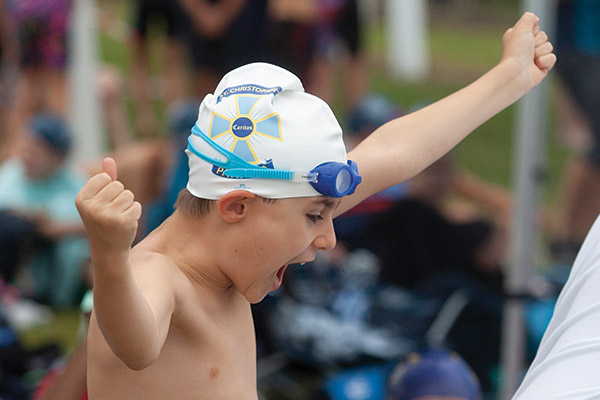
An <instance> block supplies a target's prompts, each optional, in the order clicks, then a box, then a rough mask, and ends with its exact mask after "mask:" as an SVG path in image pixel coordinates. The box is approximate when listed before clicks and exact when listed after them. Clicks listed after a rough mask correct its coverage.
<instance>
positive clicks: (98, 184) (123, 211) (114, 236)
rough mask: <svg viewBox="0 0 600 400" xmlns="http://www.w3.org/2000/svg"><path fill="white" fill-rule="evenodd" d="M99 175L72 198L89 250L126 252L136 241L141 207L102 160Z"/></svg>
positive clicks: (107, 161) (114, 170)
mask: <svg viewBox="0 0 600 400" xmlns="http://www.w3.org/2000/svg"><path fill="white" fill-rule="evenodd" d="M102 171H103V172H101V173H99V174H97V175H94V176H93V177H91V178H90V180H89V181H88V182H87V183H86V184H85V186H84V187H83V188H82V189H81V191H80V192H79V194H78V195H77V197H76V198H75V205H76V206H77V210H78V211H79V215H81V219H82V221H83V224H84V225H85V228H86V231H87V233H88V237H89V240H90V245H91V246H92V248H95V247H96V246H100V248H101V249H102V250H103V251H107V252H112V251H128V250H129V248H130V247H131V245H132V243H133V240H134V239H135V236H136V233H137V228H138V222H139V219H140V217H141V214H142V206H141V205H140V203H138V202H137V201H135V199H134V195H133V193H132V192H131V191H130V190H127V189H125V187H124V186H123V184H122V183H121V182H119V181H118V180H117V165H116V163H115V161H114V160H113V159H112V158H105V159H104V161H103V163H102Z"/></svg>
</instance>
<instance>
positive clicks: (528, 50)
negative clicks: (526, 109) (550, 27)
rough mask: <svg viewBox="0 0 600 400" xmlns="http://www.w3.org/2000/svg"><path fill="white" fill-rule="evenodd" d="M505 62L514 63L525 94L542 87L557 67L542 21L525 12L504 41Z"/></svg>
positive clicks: (503, 53) (504, 37) (510, 29)
mask: <svg viewBox="0 0 600 400" xmlns="http://www.w3.org/2000/svg"><path fill="white" fill-rule="evenodd" d="M502 45H503V51H502V59H501V63H502V62H509V63H514V64H515V66H516V68H518V74H519V77H522V78H523V85H524V86H525V89H526V90H529V89H530V88H532V87H534V86H536V85H537V84H539V83H540V82H541V81H542V80H543V79H544V78H545V77H546V75H548V72H549V71H550V70H551V69H552V67H554V63H555V62H556V55H555V54H554V53H552V51H553V49H554V48H553V46H552V43H550V42H549V41H548V35H547V34H546V33H545V32H544V31H542V30H541V29H540V26H539V18H538V17H537V16H536V15H535V14H533V13H530V12H526V13H524V14H523V16H522V17H521V18H520V19H519V20H518V21H517V22H516V23H515V25H514V26H513V27H512V28H509V29H508V30H507V31H506V32H505V33H504V36H503V37H502Z"/></svg>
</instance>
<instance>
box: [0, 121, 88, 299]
mask: <svg viewBox="0 0 600 400" xmlns="http://www.w3.org/2000/svg"><path fill="white" fill-rule="evenodd" d="M71 145H72V137H71V132H70V131H69V129H68V128H67V126H66V123H65V122H64V120H62V118H60V117H59V116H57V115H55V114H53V113H39V114H35V115H34V116H32V117H31V118H30V119H29V120H28V121H27V125H26V129H25V132H24V133H23V141H22V143H21V145H20V146H19V150H18V156H17V157H14V158H10V159H7V160H6V161H5V162H4V163H3V164H2V165H0V210H2V214H1V215H2V218H3V219H4V221H3V223H2V224H0V230H1V231H2V240H0V242H2V252H3V253H2V256H0V260H1V262H2V268H1V271H2V277H3V278H4V279H5V281H7V282H12V281H13V280H15V279H17V273H18V272H19V271H18V270H17V269H18V267H20V266H21V265H26V266H27V268H26V270H25V272H27V273H28V274H30V279H26V280H25V282H21V284H22V285H21V287H22V289H23V292H24V293H26V294H27V295H29V296H30V297H31V298H34V299H36V300H38V301H41V302H43V303H48V304H51V305H53V306H57V307H65V306H72V305H74V304H77V303H78V301H79V297H80V296H81V295H82V290H83V272H84V268H85V266H86V263H87V260H88V257H89V249H88V245H87V241H86V239H85V236H84V233H85V231H84V228H83V224H82V222H81V220H80V218H79V215H78V213H77V210H76V208H75V205H74V200H75V196H76V195H77V193H78V192H79V190H80V189H81V187H83V183H84V180H83V176H81V175H80V174H78V173H75V172H74V171H73V170H72V169H70V168H69V167H68V164H67V158H68V155H69V152H70V150H71ZM9 221H10V222H9ZM8 244H11V245H8ZM12 244H14V245H12ZM28 286H29V287H28Z"/></svg>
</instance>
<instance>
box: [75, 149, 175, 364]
mask: <svg viewBox="0 0 600 400" xmlns="http://www.w3.org/2000/svg"><path fill="white" fill-rule="evenodd" d="M102 169H103V171H104V172H102V173H100V174H97V175H95V176H93V177H92V178H90V180H89V181H88V182H87V183H86V185H85V186H84V187H83V188H82V189H81V191H80V192H79V194H78V195H77V198H76V199H75V203H76V205H77V209H78V211H79V214H80V215H81V219H82V220H83V224H84V225H85V228H86V231H87V234H88V238H89V243H90V250H91V254H92V261H93V264H94V314H95V316H96V319H97V321H98V325H99V326H100V329H101V330H102V334H103V335H104V337H105V339H106V341H107V342H108V344H109V346H110V347H111V349H112V351H113V352H114V353H115V354H116V355H117V356H118V357H119V358H120V359H121V360H122V361H123V362H124V363H125V364H126V365H127V366H128V367H130V368H132V369H136V370H139V369H143V368H145V367H147V366H149V365H150V364H152V362H154V361H155V360H156V359H157V358H158V355H159V353H160V350H161V348H162V345H163V344H164V341H165V338H166V335H167V333H168V328H169V320H170V317H171V314H172V312H173V308H174V298H173V295H172V293H171V292H170V291H169V289H168V285H153V286H154V290H152V291H148V293H142V291H141V290H140V288H139V284H140V282H136V281H135V279H134V274H133V271H132V268H131V266H130V263H129V251H130V248H131V245H132V243H133V240H134V238H135V235H136V232H137V228H138V220H139V218H140V216H141V212H142V208H141V205H140V204H139V203H138V202H136V201H135V200H134V196H133V193H132V192H131V191H129V190H126V189H125V188H124V187H123V184H122V183H121V182H119V181H118V180H117V167H116V164H115V162H114V160H112V159H111V158H107V159H105V160H104V163H103V165H102ZM144 279H146V282H142V284H146V283H147V282H148V280H151V279H152V277H150V278H144Z"/></svg>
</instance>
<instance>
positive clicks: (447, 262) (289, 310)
mask: <svg viewBox="0 0 600 400" xmlns="http://www.w3.org/2000/svg"><path fill="white" fill-rule="evenodd" d="M99 3H100V4H99V5H100V6H101V5H102V2H99ZM360 4H361V2H359V1H357V0H302V1H301V0H177V1H161V0H137V1H136V0H130V1H129V2H128V4H127V16H126V17H124V18H126V23H125V25H126V30H125V32H126V35H125V37H124V38H123V40H124V41H125V42H126V45H127V48H128V51H129V52H130V53H129V57H130V59H129V63H128V68H129V70H126V71H122V70H119V69H117V68H115V67H114V66H111V65H101V66H99V68H98V76H97V79H96V81H95V82H94V85H95V94H96V95H97V96H98V98H99V99H100V104H101V106H102V109H101V112H102V118H103V122H104V125H105V127H106V132H105V133H106V137H105V138H104V139H105V140H104V143H105V149H104V150H103V154H106V155H110V156H112V157H113V158H114V159H115V160H116V161H117V164H118V165H119V179H120V180H121V181H122V182H123V183H124V184H125V186H126V187H128V188H129V189H130V190H132V191H133V192H134V193H135V195H136V199H137V200H138V201H140V202H141V203H142V205H143V210H144V211H143V216H142V220H141V223H140V229H139V237H140V238H141V237H143V236H144V235H146V234H147V233H148V232H149V231H151V230H152V229H153V228H155V227H157V226H158V225H159V224H160V223H161V222H162V221H163V220H164V219H165V218H166V217H167V216H168V215H169V214H170V213H171V212H172V211H173V204H174V202H175V199H176V196H177V194H178V192H179V191H180V190H181V189H182V188H183V187H185V184H186V181H187V174H188V170H187V168H188V166H187V158H186V155H185V154H184V152H183V149H184V148H185V146H186V139H187V136H188V134H189V131H190V128H191V127H192V125H193V124H194V123H195V120H196V117H197V110H198V106H199V104H200V101H201V99H202V98H203V96H205V95H206V94H207V93H211V92H212V91H213V89H214V88H215V86H216V84H217V82H218V80H219V79H220V78H221V76H222V75H223V74H224V73H226V72H228V71H229V70H231V69H233V68H235V67H238V66H240V65H243V64H246V63H249V62H253V61H266V62H272V63H275V64H278V65H281V66H282V67H285V68H287V69H289V70H291V71H292V72H294V73H295V74H296V75H298V76H299V77H300V78H301V80H302V81H303V83H304V85H305V88H306V90H307V92H309V93H312V94H315V95H317V96H319V97H321V98H323V99H324V100H325V101H327V102H328V103H329V104H332V105H335V106H336V109H340V110H341V111H340V115H341V116H342V118H340V122H341V124H342V126H343V128H344V134H345V140H346V143H347V146H348V148H349V149H350V148H352V147H353V146H354V145H356V144H357V143H359V142H360V141H361V140H362V139H363V138H364V137H365V136H366V135H368V134H369V133H371V132H372V131H373V130H374V129H376V128H377V127H378V126H380V125H382V124H384V123H386V122H387V121H389V120H390V119H392V118H395V117H398V116H401V115H403V114H405V113H408V112H411V111H413V110H414V109H416V108H418V107H422V106H424V105H425V104H424V103H419V104H406V105H399V104H395V103H394V102H393V101H392V100H391V99H390V98H388V97H385V96H382V95H380V94H377V93H373V92H372V91H371V89H370V85H369V79H368V76H369V74H368V72H367V67H366V58H365V49H364V45H363V41H362V39H363V36H364V32H363V30H364V29H363V28H364V25H363V24H364V22H363V21H364V19H363V18H362V17H361V8H360ZM560 4H561V7H560V8H559V12H560V16H561V18H560V19H559V33H560V39H561V40H560V41H559V45H560V46H559V47H558V49H557V50H558V52H557V53H558V54H559V64H558V65H557V67H558V71H559V73H560V78H561V79H560V80H561V85H560V99H561V101H559V108H560V111H561V112H562V113H564V114H561V115H564V118H562V117H561V121H562V122H561V124H559V125H560V126H559V127H560V128H561V132H562V135H563V137H565V138H568V139H569V140H567V142H568V144H569V146H570V147H571V148H573V149H574V150H575V152H574V154H575V155H574V157H573V161H572V162H571V164H570V165H569V167H568V169H567V170H566V171H565V174H566V176H567V178H565V179H566V182H568V183H569V185H567V186H568V187H567V188H565V191H566V193H565V194H564V196H563V197H564V202H565V205H564V206H563V207H562V208H561V210H563V212H561V213H560V215H559V218H558V222H557V223H556V226H553V227H552V228H551V229H550V230H549V231H550V235H551V236H552V238H551V239H552V246H551V250H552V254H553V256H555V257H556V260H557V261H560V262H561V263H563V264H565V265H570V263H571V262H572V260H573V257H574V253H576V251H577V248H578V246H579V245H580V243H581V241H582V240H583V237H584V236H585V233H586V232H587V228H589V226H590V225H591V223H592V221H593V219H594V218H595V216H596V215H597V213H598V204H600V202H598V201H595V200H594V199H596V198H600V197H594V196H600V173H599V171H598V165H599V164H598V156H597V155H596V154H595V153H597V151H596V149H597V146H598V144H597V143H596V141H597V138H598V133H600V127H599V126H598V123H597V120H598V115H599V114H598V111H597V110H599V109H600V108H599V107H598V104H597V103H598V101H600V100H599V99H600V95H599V92H598V80H597V79H596V78H595V76H596V75H595V73H596V72H597V71H598V68H599V65H600V63H599V59H600V41H599V39H598V38H599V35H598V28H597V27H596V28H595V30H593V29H592V28H590V30H588V31H584V32H581V30H582V26H591V25H594V23H593V21H597V20H598V19H595V20H594V19H593V18H592V17H590V15H595V16H597V17H600V13H599V7H598V5H597V4H596V3H595V2H594V1H585V0H574V1H561V2H560ZM584 7H587V9H584ZM73 9H74V1H71V0H0V399H7V400H8V399H26V398H35V399H42V398H43V399H67V400H68V399H71V398H73V399H75V398H77V399H79V398H85V397H83V396H84V392H85V390H84V389H85V321H86V318H87V316H88V315H89V312H90V310H91V297H90V291H91V289H92V287H93V282H92V280H91V273H90V271H91V269H92V268H93V265H92V263H91V260H90V255H89V248H88V245H87V241H86V237H85V230H84V228H83V225H82V223H81V220H80V219H79V216H78V213H77V211H76V209H75V205H74V198H75V196H76V194H77V193H78V191H79V189H80V188H81V187H82V186H83V184H84V182H85V181H86V179H87V177H89V176H91V174H94V173H96V172H98V171H100V169H101V159H94V160H83V161H82V160H77V162H74V160H73V157H72V154H73V147H74V142H75V138H76V137H77V134H78V132H73V130H72V127H70V126H69V123H68V119H67V114H68V109H67V108H68V104H69V99H68V93H69V91H68V88H67V83H68V82H67V81H68V79H67V78H68V66H69V62H70V58H71V56H72V54H71V52H70V47H69V34H70V25H71V20H72V18H73V13H72V11H73ZM103 17H105V18H106V17H108V18H117V17H116V16H114V15H108V16H107V15H106V14H103ZM575 19H578V20H577V21H578V22H577V23H575V22H573V21H574V20H575ZM582 19H584V20H586V21H588V22H590V21H591V22H590V23H588V25H585V23H583V22H581V20H582ZM104 22H105V23H101V22H99V23H98V26H99V28H100V29H107V28H106V27H105V26H106V21H104ZM108 25H110V24H108ZM575 31H576V32H575ZM157 35H162V36H163V39H162V40H163V44H164V47H163V48H161V50H160V51H159V52H158V54H157V53H156V52H155V51H152V48H153V45H154V44H155V41H156V40H157ZM586 35H587V36H586ZM582 37H583V38H584V39H582ZM562 54H566V55H568V57H567V56H565V58H564V59H565V60H572V61H573V62H572V63H569V62H564V63H562V64H561V61H560V60H561V55H562ZM573 54H574V55H573ZM575 57H579V58H575ZM580 59H584V60H585V62H579V61H578V60H580ZM156 63H158V64H160V65H159V67H158V70H159V71H160V72H159V73H157V72H156V69H157V68H156V65H155V64H156ZM583 66H585V68H584V67H583ZM424 100H426V99H424ZM163 111H164V112H163ZM162 115H164V116H165V118H164V119H165V120H166V123H163V122H162V121H161V117H162ZM582 199H583V200H582ZM592 200H594V201H592ZM582 204H585V207H583V206H581V205H582ZM511 213H512V198H511V194H510V193H509V192H508V191H507V190H506V189H504V188H501V187H498V186H496V185H492V184H489V183H487V182H483V181H481V180H479V179H478V178H477V177H475V176H474V175H473V174H471V173H470V172H468V171H464V170H461V169H460V168H459V167H458V166H457V164H456V161H455V159H454V155H453V154H452V153H450V154H448V155H447V156H445V157H444V158H442V159H441V160H439V161H438V162H436V163H435V164H434V165H432V166H430V167H429V168H428V169H427V170H425V171H423V172H422V173H421V174H420V175H418V176H416V177H414V178H413V179H411V180H410V181H408V182H405V183H403V184H400V185H398V186H395V187H391V188H389V189H387V190H385V191H383V192H381V193H379V194H377V195H376V196H373V197H372V198H369V199H368V200H366V201H365V202H363V203H362V204H360V205H359V206H357V207H355V208H354V209H352V210H350V211H348V212H347V213H346V214H344V215H342V216H341V217H340V218H338V219H337V220H336V221H335V225H336V232H337V234H338V245H337V246H336V248H335V249H334V250H333V251H331V252H329V253H326V254H325V253H324V254H320V255H319V257H318V258H317V260H315V262H313V263H310V264H307V265H305V266H303V267H298V268H293V269H292V270H289V271H288V273H287V274H286V279H285V280H284V287H283V288H282V289H281V290H279V291H278V292H277V293H275V294H274V295H270V296H268V297H267V298H266V299H265V300H264V301H263V302H262V303H261V304H258V305H256V306H255V307H254V315H255V320H256V327H257V341H258V349H259V354H258V356H259V380H260V381H261V382H259V389H260V390H261V395H262V396H264V398H265V399H267V398H268V399H270V398H273V399H287V398H289V399H316V398H326V399H327V398H329V399H338V400H343V399H348V400H351V399H376V398H381V399H382V398H385V397H384V396H388V398H393V399H397V400H400V399H412V398H415V397H416V396H417V394H418V395H419V396H424V394H423V393H425V392H422V388H423V387H431V384H430V381H428V380H427V379H431V377H437V378H436V379H438V380H439V382H442V383H443V382H450V381H451V382H454V383H456V382H459V381H460V382H463V381H464V385H462V386H461V387H459V388H458V389H456V388H455V389H456V390H455V391H453V390H454V389H450V386H451V385H450V384H448V385H444V384H440V385H439V386H440V387H443V388H444V389H443V390H442V389H440V390H441V391H440V392H439V393H433V392H432V393H425V394H427V395H430V396H443V395H446V396H450V395H453V396H454V397H455V398H461V399H462V398H464V399H477V398H482V397H481V396H482V393H493V391H494V389H495V387H496V385H497V383H498V382H497V379H498V374H497V367H498V363H499V349H500V340H501V338H500V332H501V315H502V309H503V301H504V294H503V267H504V266H505V263H506V256H507V234H508V231H509V228H510V227H509V222H510V218H511V216H512V214H511ZM561 279H562V278H560V277H559V278H556V277H548V278H546V282H547V285H546V286H544V287H546V290H545V291H543V295H544V296H549V297H550V298H551V299H553V298H554V297H555V296H556V294H557V291H558V289H559V287H560V285H561V283H562V280H561ZM548 288H550V289H548ZM538 294H539V291H538ZM532 303H535V302H534V299H533V297H532ZM550 303H551V302H550ZM537 304H538V305H539V304H540V303H537ZM544 304H545V303H544ZM550 307H551V304H550ZM79 308H80V309H81V311H80V312H81V318H82V332H81V333H80V335H81V338H80V339H79V342H80V345H79V346H78V347H77V349H64V348H60V347H59V346H57V345H56V344H52V343H51V344H48V345H43V346H41V347H39V348H37V347H36V348H30V347H28V346H26V345H25V344H24V343H23V341H22V338H21V333H22V332H25V331H27V330H28V329H31V328H32V327H35V326H39V325H42V324H44V323H49V322H50V321H52V318H53V315H54V313H55V312H57V311H60V310H65V309H66V310H74V309H79ZM532 310H533V311H532V316H531V324H532V325H531V328H530V337H531V340H532V343H531V347H532V349H535V347H536V345H537V342H538V341H539V339H540V337H539V336H540V333H539V332H540V331H543V329H544V327H545V325H544V323H545V322H547V319H545V314H544V315H542V316H541V317H540V312H541V313H543V312H544V311H539V310H540V308H539V307H538V308H532ZM542 310H547V309H544V308H543V309H542ZM432 349H433V350H432ZM415 357H416V358H415ZM415 360H417V361H415ZM442 364H443V365H444V366H445V367H444V368H441V369H440V370H439V371H438V372H435V371H437V370H436V368H437V367H438V366H439V365H442ZM78 367H81V368H78ZM428 368H429V369H428ZM32 371H34V372H35V371H37V373H38V375H35V374H33V375H32ZM82 371H83V373H82ZM432 371H434V372H432ZM440 371H441V372H440ZM449 371H450V372H449ZM446 373H450V375H444V374H446ZM453 374H454V375H453ZM457 374H458V375H457ZM459 375H460V377H461V378H460V379H459V378H457V376H459ZM32 376H34V377H36V378H32ZM41 376H44V377H43V378H42V379H40V378H41ZM357 377H358V378H360V379H358V378H357ZM61 378H62V380H61ZM426 378H427V379H426ZM357 379H358V381H357ZM315 380H317V381H318V382H319V383H318V384H316V385H315V384H314V382H315ZM303 382H310V384H307V385H306V386H304V387H303V388H296V390H295V391H294V393H290V389H289V388H290V387H296V386H297V385H299V384H300V383H303ZM356 382H359V383H360V382H362V386H361V385H357V384H356ZM365 382H366V383H365ZM292 383H293V385H296V386H290V385H292ZM344 385H346V386H348V387H351V388H353V389H352V390H350V389H349V390H345V389H344V390H342V389H340V388H344V387H346V386H344ZM454 386H456V385H454ZM454 386H453V387H454ZM459 386H460V385H459ZM306 387H309V388H313V389H315V390H309V389H306ZM369 390H370V392H369ZM444 390H445V391H444ZM365 391H367V392H365ZM352 393H354V394H352ZM357 393H358V394H357ZM361 393H362V394H361ZM365 393H371V397H368V396H367V395H365ZM386 393H387V394H386ZM411 393H412V394H413V395H411ZM53 396H54V397H53ZM352 396H354V397H352ZM360 396H363V397H360ZM377 396H379V397H377ZM410 396H414V397H410Z"/></svg>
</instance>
